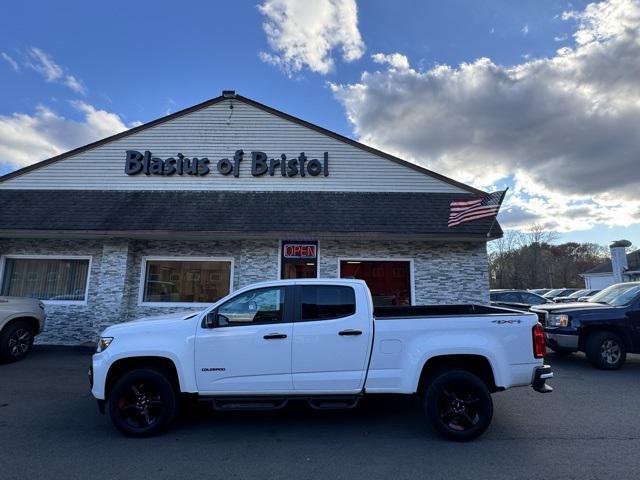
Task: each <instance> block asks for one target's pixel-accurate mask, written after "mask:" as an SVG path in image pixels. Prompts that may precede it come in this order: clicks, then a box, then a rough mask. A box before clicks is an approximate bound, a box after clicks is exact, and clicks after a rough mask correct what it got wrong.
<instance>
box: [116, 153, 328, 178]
mask: <svg viewBox="0 0 640 480" xmlns="http://www.w3.org/2000/svg"><path fill="white" fill-rule="evenodd" d="M244 157H245V153H244V151H242V150H236V152H235V154H234V155H233V158H221V159H220V160H218V161H217V162H212V161H211V160H209V159H208V158H206V157H204V158H196V157H193V158H187V157H185V156H184V155H183V154H182V153H178V154H177V155H176V156H175V157H170V158H166V159H162V158H158V157H154V156H153V154H152V153H151V152H150V151H149V150H146V151H145V152H144V153H141V152H139V151H138V150H127V151H126V157H125V163H124V173H126V174H127V175H138V174H141V173H142V174H145V175H164V176H171V175H195V176H200V177H202V176H204V175H208V174H209V173H210V172H212V171H213V170H214V169H215V170H216V171H217V172H218V173H219V174H221V175H225V176H227V175H233V176H234V177H239V176H240V162H242V161H243V160H244ZM251 175H253V176H254V177H260V176H262V175H269V176H271V177H273V176H276V175H277V176H282V177H295V176H301V177H305V176H307V175H309V176H311V177H317V176H319V175H322V176H324V177H328V176H329V152H324V157H323V158H322V160H320V159H317V158H309V157H307V156H306V155H305V154H304V152H301V153H300V155H298V156H297V157H294V158H287V156H286V155H285V154H284V153H283V154H281V155H280V156H279V157H278V158H269V157H268V155H267V154H266V153H264V152H258V151H255V152H251Z"/></svg>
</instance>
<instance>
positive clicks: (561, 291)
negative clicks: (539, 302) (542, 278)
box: [543, 288, 578, 302]
mask: <svg viewBox="0 0 640 480" xmlns="http://www.w3.org/2000/svg"><path fill="white" fill-rule="evenodd" d="M577 291H578V289H577V288H556V289H554V290H551V291H550V292H547V293H545V294H544V295H543V297H544V298H548V299H549V300H552V301H554V302H556V301H558V299H560V298H563V297H568V296H569V295H571V294H572V293H574V292H577Z"/></svg>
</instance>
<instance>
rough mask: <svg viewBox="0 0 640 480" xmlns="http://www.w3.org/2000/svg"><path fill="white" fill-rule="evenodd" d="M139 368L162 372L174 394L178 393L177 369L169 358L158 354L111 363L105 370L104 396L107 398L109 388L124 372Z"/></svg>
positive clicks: (127, 358)
mask: <svg viewBox="0 0 640 480" xmlns="http://www.w3.org/2000/svg"><path fill="white" fill-rule="evenodd" d="M139 368H150V369H152V370H157V371H159V372H161V373H163V374H164V375H166V376H167V378H168V379H169V381H170V382H171V385H172V386H173V388H174V389H175V391H176V394H179V393H180V392H181V385H180V376H179V375H178V369H177V367H176V364H175V363H174V361H173V360H172V359H171V358H168V357H163V356H160V355H153V356H137V357H126V358H121V359H119V360H116V361H115V362H113V363H112V364H111V366H110V367H109V370H108V371H107V377H106V380H105V391H104V395H105V397H104V398H105V399H108V398H109V395H110V394H111V390H112V388H113V386H114V385H115V383H116V382H117V381H118V379H119V378H121V377H122V376H123V375H124V374H125V373H127V372H130V371H132V370H136V369H139Z"/></svg>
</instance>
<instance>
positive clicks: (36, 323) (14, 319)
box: [0, 297, 45, 363]
mask: <svg viewBox="0 0 640 480" xmlns="http://www.w3.org/2000/svg"><path fill="white" fill-rule="evenodd" d="M44 320H45V315H44V304H43V303H42V302H41V301H39V300H37V299H34V298H23V297H0V362H5V363H6V362H17V361H18V360H22V359H23V358H24V357H26V356H27V354H28V353H29V352H30V351H31V347H32V346H33V338H34V337H35V336H36V335H38V334H39V333H40V332H41V331H42V329H43V328H44Z"/></svg>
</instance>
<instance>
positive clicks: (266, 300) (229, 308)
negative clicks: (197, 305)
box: [218, 287, 285, 327]
mask: <svg viewBox="0 0 640 480" xmlns="http://www.w3.org/2000/svg"><path fill="white" fill-rule="evenodd" d="M284 292H285V290H284V288H280V287H275V288H259V289H256V290H250V291H248V292H245V293H242V294H240V295H238V296H237V297H235V298H232V299H231V300H229V301H228V302H225V303H224V304H223V305H221V306H220V307H219V308H218V326H219V327H232V326H240V325H256V324H265V323H280V322H282V321H283V319H284Z"/></svg>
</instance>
